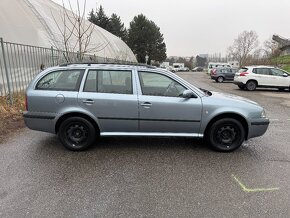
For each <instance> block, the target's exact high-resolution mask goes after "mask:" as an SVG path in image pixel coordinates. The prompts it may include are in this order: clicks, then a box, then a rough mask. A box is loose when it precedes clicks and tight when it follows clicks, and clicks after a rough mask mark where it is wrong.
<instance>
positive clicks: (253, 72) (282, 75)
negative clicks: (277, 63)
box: [234, 66, 290, 91]
mask: <svg viewBox="0 0 290 218" xmlns="http://www.w3.org/2000/svg"><path fill="white" fill-rule="evenodd" d="M234 84H236V85H238V87H239V88H240V89H247V90H249V91H253V90H255V89H256V88H257V87H265V88H278V89H279V90H281V91H282V90H284V89H286V88H288V89H289V91H290V74H289V73H288V72H287V71H284V70H281V69H279V68H276V67H269V66H249V67H243V68H241V69H240V70H239V72H238V73H236V74H235V78H234Z"/></svg>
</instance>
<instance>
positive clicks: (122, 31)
mask: <svg viewBox="0 0 290 218" xmlns="http://www.w3.org/2000/svg"><path fill="white" fill-rule="evenodd" d="M109 31H110V32H111V33H112V34H114V35H115V36H118V37H120V38H121V39H122V40H123V41H125V42H126V41H127V30H126V28H125V27H124V23H122V21H121V18H120V17H119V16H118V15H117V14H112V15H111V17H110V20H109Z"/></svg>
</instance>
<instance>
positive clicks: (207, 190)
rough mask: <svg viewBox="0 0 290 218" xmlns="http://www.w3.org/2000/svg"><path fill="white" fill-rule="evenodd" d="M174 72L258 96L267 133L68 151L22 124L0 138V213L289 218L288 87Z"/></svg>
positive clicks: (122, 142)
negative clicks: (231, 144) (239, 140)
mask: <svg viewBox="0 0 290 218" xmlns="http://www.w3.org/2000/svg"><path fill="white" fill-rule="evenodd" d="M178 74H179V75H180V76H182V77H183V78H185V79H186V80H188V81H189V82H191V83H193V84H195V85H196V86H198V87H202V88H206V89H209V90H213V91H221V92H227V93H232V94H236V95H240V96H244V97H247V98H249V99H252V100H254V101H257V102H258V103H260V104H261V105H262V106H263V107H264V108H265V109H266V112H267V115H268V116H269V117H270V119H271V124H270V126H269V129H268V131H267V132H266V134H265V135H264V136H262V137H259V138H253V139H251V140H249V141H247V142H245V143H244V145H243V146H242V147H241V148H240V149H238V150H237V151H235V152H233V153H218V152H214V151H212V150H209V149H208V148H207V147H206V146H204V145H203V144H202V142H201V141H200V140H193V139H189V138H145V137H144V138H142V137H141V138H140V137H139V138H128V137H124V138H119V137H112V138H102V139H101V141H100V143H99V144H98V145H96V146H94V147H93V148H92V149H90V150H88V151H85V152H70V151H68V150H66V149H64V148H63V147H62V146H61V144H60V142H59V141H58V139H57V137H56V136H55V135H51V134H47V133H42V132H36V131H32V130H29V129H23V130H21V131H19V132H16V133H14V134H12V135H11V136H10V137H9V139H8V140H7V141H6V142H2V143H1V144H0V149H1V152H0V166H1V168H0V175H1V177H0V217H255V218H256V217H290V207H289V205H290V173H289V172H290V134H289V129H290V93H289V92H286V91H285V92H279V91H277V90H274V89H270V90H269V89H268V90H266V89H259V90H257V91H253V92H248V91H242V90H239V89H238V87H237V86H235V85H234V84H232V83H230V82H225V83H216V82H214V81H211V80H210V79H209V77H208V76H207V75H206V74H205V73H198V72H181V73H178Z"/></svg>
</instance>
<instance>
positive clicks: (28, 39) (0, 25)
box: [0, 0, 136, 62]
mask: <svg viewBox="0 0 290 218" xmlns="http://www.w3.org/2000/svg"><path fill="white" fill-rule="evenodd" d="M66 14H67V15H68V16H69V17H70V18H71V17H73V13H72V12H71V11H69V10H66ZM86 16H87V14H86V15H85V17H86ZM63 18H64V13H63V7H62V6H61V5H58V4H57V3H55V2H53V1H51V0H1V1H0V37H2V38H3V39H4V40H5V41H9V42H15V43H20V44H27V45H34V46H40V47H48V48H49V47H51V46H53V47H56V48H58V49H62V50H64V37H63V34H64V29H65V26H67V27H68V28H67V29H66V34H68V30H71V29H73V24H72V23H71V22H69V20H68V18H66V25H64V21H63ZM84 28H85V29H86V28H90V29H89V31H88V32H87V33H89V32H90V31H91V29H92V28H93V30H92V34H91V36H90V42H89V45H88V48H87V50H86V52H87V53H88V54H90V55H96V56H99V57H104V58H111V59H118V60H122V61H130V62H136V57H135V55H134V54H133V52H132V50H131V49H130V48H129V47H128V46H127V44H126V43H125V42H123V41H122V40H121V39H120V38H119V37H117V36H115V35H113V34H111V33H109V32H108V31H106V30H104V29H102V28H100V27H99V26H96V25H90V22H89V21H87V20H85V21H84ZM74 33H76V32H74ZM77 41H78V39H77V37H76V36H74V35H73V36H72V37H71V38H70V39H69V42H70V48H72V47H75V45H76V43H77ZM77 48H78V47H77V46H76V49H75V50H74V51H77Z"/></svg>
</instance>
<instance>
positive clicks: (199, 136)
mask: <svg viewBox="0 0 290 218" xmlns="http://www.w3.org/2000/svg"><path fill="white" fill-rule="evenodd" d="M101 136H152V137H154V136H157V137H192V138H202V137H203V134H199V133H170V132H168V133H160V132H102V133H101Z"/></svg>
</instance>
